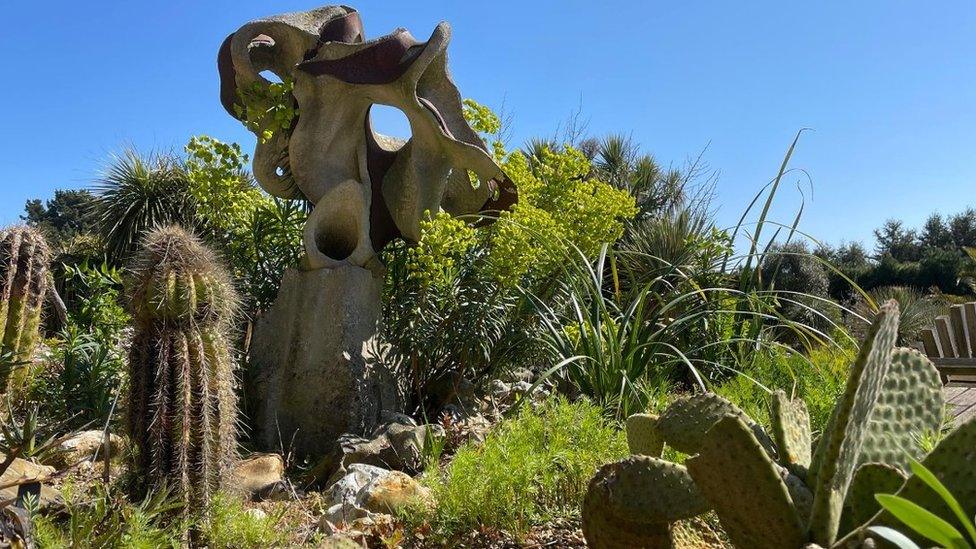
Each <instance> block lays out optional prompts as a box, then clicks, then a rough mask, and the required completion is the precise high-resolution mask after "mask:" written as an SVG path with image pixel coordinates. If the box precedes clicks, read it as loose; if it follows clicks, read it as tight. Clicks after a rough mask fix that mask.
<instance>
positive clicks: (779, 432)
mask: <svg viewBox="0 0 976 549" xmlns="http://www.w3.org/2000/svg"><path fill="white" fill-rule="evenodd" d="M770 416H771V419H772V423H773V440H774V441H775V442H776V449H777V452H778V455H779V461H780V463H781V464H782V465H783V466H784V467H786V468H787V469H789V470H790V472H791V473H793V474H794V475H796V476H797V477H799V478H800V479H805V478H806V476H807V470H808V469H809V468H810V459H811V457H810V454H811V440H810V439H811V435H810V413H809V412H808V411H807V405H806V403H805V402H803V401H802V400H800V399H795V400H794V399H791V398H790V397H788V396H787V395H786V392H784V391H776V392H775V393H773V398H772V401H771V402H770Z"/></svg>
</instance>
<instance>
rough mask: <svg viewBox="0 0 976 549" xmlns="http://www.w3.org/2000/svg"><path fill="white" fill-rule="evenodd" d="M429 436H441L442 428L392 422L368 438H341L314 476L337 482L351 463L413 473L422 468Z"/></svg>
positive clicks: (351, 436) (346, 436)
mask: <svg viewBox="0 0 976 549" xmlns="http://www.w3.org/2000/svg"><path fill="white" fill-rule="evenodd" d="M411 423H413V422H412V421H411ZM428 436H435V437H443V436H444V428H443V427H441V426H440V425H415V424H404V423H400V422H392V423H387V424H384V425H381V426H379V427H377V428H376V430H375V431H374V432H373V435H372V438H369V439H366V438H362V437H357V436H354V435H343V436H341V437H340V438H339V441H338V442H337V443H336V446H335V448H334V449H333V451H332V452H330V453H329V454H328V455H326V456H325V457H324V458H323V459H322V460H321V461H320V462H319V463H318V465H316V467H315V470H314V473H313V477H314V478H315V479H316V480H317V481H319V482H322V481H328V482H326V484H329V483H330V482H334V481H335V480H336V478H335V477H336V475H343V474H345V472H346V470H347V469H348V467H349V466H350V465H352V464H354V463H363V464H367V465H375V466H377V467H383V468H385V469H392V470H395V471H407V472H410V473H414V472H416V471H418V470H419V468H420V467H421V465H422V463H421V460H422V456H423V449H424V445H425V444H426V441H427V437H428Z"/></svg>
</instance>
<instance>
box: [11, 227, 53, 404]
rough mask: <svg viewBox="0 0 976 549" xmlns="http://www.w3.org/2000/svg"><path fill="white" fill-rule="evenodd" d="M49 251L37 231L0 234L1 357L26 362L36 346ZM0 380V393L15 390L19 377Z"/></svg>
mask: <svg viewBox="0 0 976 549" xmlns="http://www.w3.org/2000/svg"><path fill="white" fill-rule="evenodd" d="M50 260H51V252H50V250H49V249H48V246H47V243H46V242H45V240H44V237H43V236H42V235H41V233H40V232H39V231H37V229H33V228H31V227H28V226H26V225H16V226H13V227H9V228H6V229H4V230H2V231H0V269H2V271H0V341H2V349H0V351H2V352H3V353H4V354H7V353H10V354H12V355H13V358H14V359H15V360H29V359H30V357H31V354H32V353H33V351H34V347H35V346H36V345H37V341H38V339H39V331H40V325H41V311H42V309H43V306H44V298H45V296H46V295H47V291H48V282H49V276H50V275H49V273H48V263H49V262H50ZM9 375H10V374H9V372H6V373H4V374H3V376H4V379H0V390H3V389H5V388H16V387H17V386H19V384H20V383H21V381H22V379H23V376H22V375H13V376H10V378H9V379H7V377H8V376H9Z"/></svg>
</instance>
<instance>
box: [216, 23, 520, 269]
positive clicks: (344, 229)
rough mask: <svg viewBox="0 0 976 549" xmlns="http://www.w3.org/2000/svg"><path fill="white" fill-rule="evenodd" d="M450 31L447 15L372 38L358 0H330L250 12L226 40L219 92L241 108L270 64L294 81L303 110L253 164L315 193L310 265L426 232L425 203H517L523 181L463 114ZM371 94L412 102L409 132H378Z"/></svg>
mask: <svg viewBox="0 0 976 549" xmlns="http://www.w3.org/2000/svg"><path fill="white" fill-rule="evenodd" d="M450 37H451V31H450V26H449V25H448V24H447V23H441V24H439V25H438V26H437V28H436V29H434V32H433V34H432V35H431V37H430V39H429V40H428V41H427V42H418V41H417V40H416V39H414V38H413V36H411V35H410V33H409V32H407V31H406V30H404V29H397V30H396V31H394V32H393V33H392V34H389V35H387V36H384V37H382V38H378V39H375V40H370V41H366V40H365V39H364V35H363V27H362V22H361V20H360V18H359V14H358V13H357V12H356V11H355V10H354V9H352V8H349V7H345V6H326V7H322V8H319V9H315V10H312V11H308V12H303V13H290V14H285V15H279V16H275V17H269V18H267V19H259V20H256V21H252V22H250V23H248V24H246V25H244V26H243V27H241V28H240V29H239V30H238V31H237V32H235V33H233V34H232V35H230V36H229V37H228V38H227V39H226V40H225V41H224V43H223V46H221V49H220V54H219V57H218V68H219V71H220V77H221V102H222V103H223V105H224V107H225V108H226V109H227V111H228V112H229V113H231V115H233V116H235V117H236V118H239V119H240V118H242V117H243V116H242V114H241V113H242V111H243V109H242V107H244V105H243V104H242V103H243V100H242V97H243V94H244V92H245V91H246V90H252V89H254V88H255V87H256V88H258V89H259V90H260V89H265V88H267V89H270V87H271V86H272V82H271V81H270V80H268V79H266V78H265V77H264V76H262V72H265V71H270V72H272V73H274V74H275V75H277V76H278V77H279V78H281V79H282V80H288V81H290V82H294V87H293V91H292V96H293V99H294V101H295V104H296V106H297V112H298V114H297V117H295V119H294V120H292V121H291V125H290V128H289V129H288V130H287V131H280V132H276V133H275V134H274V135H272V136H271V137H270V138H269V139H260V138H259V140H258V144H257V148H256V150H255V152H254V175H255V177H256V178H257V180H258V182H259V183H260V184H261V186H262V187H263V188H264V189H265V190H266V191H268V192H269V193H271V194H272V195H275V196H279V197H282V198H297V197H302V196H304V197H305V198H307V199H308V200H309V201H310V202H311V203H312V204H314V205H315V209H314V210H313V212H312V214H311V215H310V217H309V220H308V223H307V225H306V228H305V248H306V253H307V254H308V259H309V264H310V265H311V266H312V267H313V268H319V267H336V266H339V265H342V264H351V265H357V266H366V265H367V264H369V262H370V261H371V260H372V259H373V257H374V256H375V254H376V252H377V251H379V250H380V249H382V248H383V246H385V245H386V244H387V243H388V242H390V241H391V240H393V239H394V238H396V237H398V236H403V237H406V238H407V239H410V240H417V239H418V238H419V236H420V235H419V231H420V221H421V220H422V219H423V216H424V215H425V212H430V213H432V214H433V213H436V212H437V211H440V210H442V209H443V210H444V211H446V212H448V213H451V214H453V215H461V214H472V213H476V212H491V211H498V210H502V209H507V208H509V207H510V206H511V205H512V204H514V203H515V201H516V199H517V195H516V190H515V186H514V185H513V184H512V182H511V181H510V180H509V179H507V178H506V176H505V174H504V173H503V172H502V170H501V169H500V168H499V167H498V164H496V163H495V161H494V160H493V159H492V157H491V155H490V154H489V153H488V151H487V149H486V147H485V144H484V142H483V141H482V140H481V138H479V137H478V135H477V134H476V133H475V132H474V131H473V130H472V129H471V127H470V126H468V124H467V122H466V121H465V120H464V117H463V115H462V106H461V97H460V94H459V92H458V89H457V87H456V86H455V85H454V83H453V81H452V80H451V77H450V75H449V74H448V71H447V53H446V50H447V45H448V42H449V41H450ZM374 104H383V105H389V106H393V107H396V108H398V109H400V110H401V111H403V113H404V114H405V115H406V117H407V119H408V121H409V123H410V129H411V132H412V137H411V138H410V139H409V140H407V141H402V140H399V139H396V138H391V137H387V136H383V135H380V134H377V133H376V132H374V131H373V129H372V127H371V124H370V114H369V113H370V109H371V107H372V106H373V105H374ZM259 137H261V136H259Z"/></svg>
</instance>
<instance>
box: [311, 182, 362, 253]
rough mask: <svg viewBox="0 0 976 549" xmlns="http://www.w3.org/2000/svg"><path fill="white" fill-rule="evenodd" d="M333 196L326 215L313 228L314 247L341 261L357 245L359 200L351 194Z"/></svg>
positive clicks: (359, 219)
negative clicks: (333, 199) (333, 200)
mask: <svg viewBox="0 0 976 549" xmlns="http://www.w3.org/2000/svg"><path fill="white" fill-rule="evenodd" d="M343 195H345V193H342V194H340V195H339V196H336V197H335V202H334V203H333V204H331V207H330V208H329V210H330V211H328V212H323V213H327V214H328V215H327V216H323V217H322V218H320V219H322V220H321V221H319V222H318V226H317V227H316V229H315V247H316V248H317V249H318V251H320V252H322V253H323V254H324V255H325V256H327V257H329V258H331V259H334V260H336V261H343V260H345V259H347V258H349V256H351V255H352V254H353V252H355V251H356V247H357V246H358V245H359V223H360V221H361V215H360V212H361V207H362V205H361V202H360V201H359V200H355V199H353V197H352V196H349V195H345V196H343Z"/></svg>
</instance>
